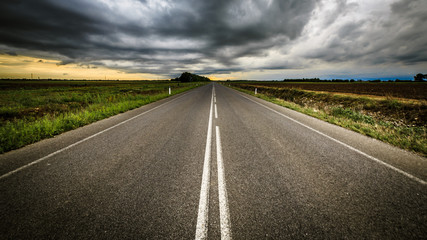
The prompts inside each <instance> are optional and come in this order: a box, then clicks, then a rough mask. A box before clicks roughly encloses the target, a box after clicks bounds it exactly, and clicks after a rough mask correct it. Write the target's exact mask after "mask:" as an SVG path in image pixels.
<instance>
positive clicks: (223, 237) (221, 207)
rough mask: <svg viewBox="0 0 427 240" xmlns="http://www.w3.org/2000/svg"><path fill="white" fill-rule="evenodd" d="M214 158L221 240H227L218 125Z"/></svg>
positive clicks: (227, 229) (225, 199)
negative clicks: (215, 161)
mask: <svg viewBox="0 0 427 240" xmlns="http://www.w3.org/2000/svg"><path fill="white" fill-rule="evenodd" d="M216 158H217V165H218V195H219V196H218V198H219V221H220V225H221V240H229V239H231V227H230V211H229V209H228V197H227V188H226V184H225V175H224V164H223V159H222V147H221V137H220V133H219V127H218V126H216Z"/></svg>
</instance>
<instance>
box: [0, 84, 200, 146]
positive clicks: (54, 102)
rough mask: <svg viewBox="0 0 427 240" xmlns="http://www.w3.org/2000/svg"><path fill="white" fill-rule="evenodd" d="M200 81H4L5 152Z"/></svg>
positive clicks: (0, 94) (1, 132)
mask: <svg viewBox="0 0 427 240" xmlns="http://www.w3.org/2000/svg"><path fill="white" fill-rule="evenodd" d="M200 84H201V83H172V82H158V81H152V82H151V81H47V80H46V81H43V80H42V81H30V80H26V81H24V80H0V89H1V91H0V153H2V152H6V151H10V150H12V149H16V148H19V147H22V146H25V145H27V144H30V143H33V142H36V141H39V140H41V139H44V138H48V137H52V136H54V135H57V134H60V133H62V132H65V131H68V130H71V129H75V128H77V127H80V126H83V125H86V124H89V123H92V122H95V121H98V120H101V119H103V118H107V117H110V116H113V115H115V114H118V113H122V112H125V111H128V110H130V109H134V108H137V107H140V106H142V105H144V104H147V103H150V102H154V101H156V100H159V99H162V98H165V97H168V96H169V93H168V90H169V87H171V89H172V94H177V93H180V92H183V91H186V90H189V89H191V88H194V87H197V86H198V85H200Z"/></svg>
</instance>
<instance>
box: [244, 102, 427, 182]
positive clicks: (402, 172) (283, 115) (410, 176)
mask: <svg viewBox="0 0 427 240" xmlns="http://www.w3.org/2000/svg"><path fill="white" fill-rule="evenodd" d="M239 95H240V96H242V97H244V98H246V99H248V100H250V101H252V102H254V103H256V104H258V105H260V106H262V107H264V108H266V109H269V110H270V111H273V112H275V113H277V114H279V115H281V116H282V117H285V118H287V119H289V120H291V121H293V122H295V123H297V124H299V125H301V126H303V127H306V128H308V129H310V130H312V131H314V132H316V133H318V134H320V135H322V136H324V137H326V138H329V139H330V140H332V141H334V142H336V143H339V144H341V145H343V146H344V147H347V148H349V149H351V150H353V151H355V152H357V153H359V154H361V155H363V156H365V157H367V158H369V159H371V160H373V161H375V162H377V163H379V164H382V165H384V166H386V167H388V168H390V169H392V170H394V171H396V172H398V173H400V174H402V175H405V176H406V177H408V178H410V179H412V180H414V181H417V182H418V183H421V184H423V185H426V184H427V182H426V181H424V180H422V179H419V178H417V177H415V176H413V175H411V174H409V173H407V172H405V171H403V170H401V169H399V168H396V167H394V166H392V165H390V164H388V163H385V162H383V161H381V160H379V159H378V158H376V157H373V156H371V155H369V154H367V153H364V152H362V151H360V150H359V149H356V148H354V147H352V146H350V145H348V144H346V143H344V142H341V141H340V140H338V139H335V138H333V137H331V136H328V135H326V134H324V133H322V132H320V131H318V130H316V129H314V128H312V127H309V126H307V125H305V124H304V123H301V122H299V121H297V120H295V119H293V118H291V117H289V116H286V115H285V114H283V113H281V112H278V111H276V110H274V109H272V108H270V107H268V106H265V105H264V104H262V103H259V102H257V101H255V100H252V99H250V98H248V97H246V96H244V95H242V94H239Z"/></svg>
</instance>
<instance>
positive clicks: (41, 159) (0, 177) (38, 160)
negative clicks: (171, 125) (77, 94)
mask: <svg viewBox="0 0 427 240" xmlns="http://www.w3.org/2000/svg"><path fill="white" fill-rule="evenodd" d="M187 94H189V92H188V93H185V94H183V95H181V96H179V97H177V98H175V99H172V100H171V101H167V102H165V103H162V104H160V105H159V106H157V107H154V108H152V109H149V110H147V111H145V112H143V113H140V114H138V115H136V116H133V117H131V118H129V119H127V120H125V121H123V122H120V123H117V124H116V125H114V126H111V127H109V128H107V129H104V130H102V131H100V132H98V133H95V134H93V135H91V136H89V137H86V138H84V139H82V140H80V141H78V142H75V143H73V144H71V145H68V146H67V147H64V148H61V149H59V150H58V151H55V152H53V153H51V154H49V155H46V156H44V157H42V158H39V159H37V160H35V161H33V162H30V163H28V164H26V165H24V166H22V167H19V168H17V169H15V170H12V171H10V172H8V173H6V174H3V175H2V176H0V180H1V179H3V178H6V177H9V176H10V175H12V174H15V173H17V172H19V171H21V170H24V169H26V168H28V167H30V166H32V165H34V164H37V163H39V162H41V161H44V160H46V159H48V158H50V157H53V156H55V155H57V154H58V153H61V152H63V151H65V150H67V149H70V148H72V147H74V146H77V145H79V144H80V143H83V142H86V141H87V140H89V139H91V138H94V137H96V136H98V135H100V134H103V133H105V132H107V131H110V130H111V129H113V128H116V127H118V126H120V125H122V124H125V123H127V122H129V121H131V120H133V119H135V118H138V117H140V116H142V115H144V114H147V113H149V112H151V111H154V110H156V109H158V108H160V107H162V106H163V105H165V104H167V103H171V102H172V101H176V100H178V99H180V98H182V97H184V96H186V95H187Z"/></svg>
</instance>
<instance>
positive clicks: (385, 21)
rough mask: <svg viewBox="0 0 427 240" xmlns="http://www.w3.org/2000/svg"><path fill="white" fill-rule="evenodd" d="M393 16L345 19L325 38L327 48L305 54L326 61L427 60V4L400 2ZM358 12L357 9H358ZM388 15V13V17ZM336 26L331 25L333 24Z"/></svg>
mask: <svg viewBox="0 0 427 240" xmlns="http://www.w3.org/2000/svg"><path fill="white" fill-rule="evenodd" d="M388 7H389V8H390V9H389V16H382V15H381V14H384V13H376V12H372V13H371V14H369V15H368V16H367V18H365V19H359V20H354V19H350V20H348V19H345V18H343V19H344V20H343V21H344V22H345V23H344V24H336V27H335V28H333V29H332V30H331V29H330V30H326V31H328V32H329V34H328V35H327V36H328V37H327V38H325V39H323V40H324V43H323V47H322V48H318V49H315V50H312V51H310V52H307V53H305V54H303V56H304V57H307V58H316V59H321V60H324V61H326V62H343V61H344V62H345V61H357V62H360V63H367V64H391V63H401V64H416V63H422V62H426V61H427V35H426V34H425V32H427V25H426V24H425V22H427V16H426V15H425V11H426V10H427V2H426V1H424V0H400V1H397V2H395V3H393V4H391V6H388ZM356 10H357V9H356ZM384 15H385V14H384ZM332 24H333V23H331V25H332Z"/></svg>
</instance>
